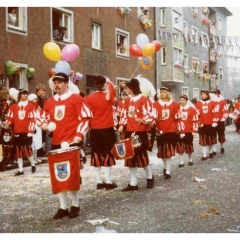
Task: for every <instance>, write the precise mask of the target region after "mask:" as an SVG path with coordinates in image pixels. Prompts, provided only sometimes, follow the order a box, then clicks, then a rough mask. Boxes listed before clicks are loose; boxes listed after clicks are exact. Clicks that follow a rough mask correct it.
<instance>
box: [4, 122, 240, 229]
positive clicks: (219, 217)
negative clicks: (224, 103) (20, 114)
mask: <svg viewBox="0 0 240 240" xmlns="http://www.w3.org/2000/svg"><path fill="white" fill-rule="evenodd" d="M226 138H227V142H226V143H225V154H220V153H219V151H218V153H217V156H214V158H213V159H208V160H206V161H201V160H200V158H201V148H200V146H199V145H198V136H195V138H194V148H195V153H194V156H193V162H194V165H193V166H188V165H185V166H184V167H182V168H179V167H178V164H179V162H178V160H177V158H176V157H174V158H173V159H172V161H171V176H172V178H171V179H169V180H166V179H165V178H164V177H163V174H162V171H163V163H162V160H161V159H157V158H156V151H157V150H156V148H154V150H153V152H152V153H150V154H149V156H150V163H151V166H152V169H153V172H154V176H155V186H154V188H153V189H146V175H145V172H144V170H142V169H139V170H138V186H139V191H135V192H125V193H124V192H121V189H122V188H124V187H126V186H127V184H128V183H129V179H130V177H129V171H128V168H126V167H124V166H123V165H124V161H117V164H116V165H115V166H114V167H113V170H112V180H113V181H114V182H116V183H117V184H118V188H116V189H114V190H109V191H106V190H104V189H103V190H96V178H95V171H94V168H93V167H90V166H89V165H90V164H89V162H90V157H89V156H87V159H88V160H87V163H86V164H85V166H84V169H83V170H82V171H81V176H82V180H83V184H82V185H81V190H80V192H79V203H80V207H81V213H80V215H79V216H78V217H77V218H74V219H69V218H67V217H65V218H63V219H61V220H53V219H52V218H53V215H54V214H55V213H56V211H57V209H58V208H59V200H58V198H57V196H55V195H53V194H52V192H51V184H50V177H49V171H48V164H41V165H38V166H37V171H36V172H35V173H34V174H32V173H31V168H30V167H26V168H24V173H25V175H24V176H20V177H15V176H13V175H14V173H15V172H16V170H9V171H6V172H3V173H0V194H1V195H0V196H1V198H0V206H1V207H0V214H1V225H0V232H2V233H3V232H5V233H10V232H11V233H18V232H25V233H29V232H34V233H37V232H41V233H58V232H62V233H72V232H75V233H94V232H98V231H99V229H102V230H101V231H103V230H104V231H112V232H114V231H115V232H117V233H230V232H240V229H239V228H238V226H239V225H240V204H239V199H240V197H239V194H240V191H239V190H240V162H239V157H240V152H239V142H240V135H238V134H237V133H236V132H235V126H233V125H232V126H228V127H227V128H226ZM218 147H219V145H218ZM214 169H215V170H214ZM216 169H218V170H216ZM194 177H197V178H199V179H205V181H202V182H194ZM102 179H103V180H104V179H105V175H104V169H103V171H102ZM68 205H69V207H70V205H71V200H70V199H68ZM209 208H210V209H212V210H210V209H209ZM106 218H109V221H106V223H105V224H104V225H98V226H92V225H91V224H90V223H88V222H87V220H96V219H106Z"/></svg>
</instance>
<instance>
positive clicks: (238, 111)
mask: <svg viewBox="0 0 240 240" xmlns="http://www.w3.org/2000/svg"><path fill="white" fill-rule="evenodd" d="M232 114H235V115H236V116H237V117H236V118H235V120H234V122H235V125H236V132H237V133H238V134H240V96H238V100H237V102H236V103H235V105H234V111H233V113H232Z"/></svg>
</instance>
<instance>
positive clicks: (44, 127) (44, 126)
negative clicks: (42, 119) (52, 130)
mask: <svg viewBox="0 0 240 240" xmlns="http://www.w3.org/2000/svg"><path fill="white" fill-rule="evenodd" d="M47 126H48V125H47V123H43V124H42V125H41V126H39V128H41V129H42V130H44V131H45V130H47Z"/></svg>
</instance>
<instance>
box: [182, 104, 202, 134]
mask: <svg viewBox="0 0 240 240" xmlns="http://www.w3.org/2000/svg"><path fill="white" fill-rule="evenodd" d="M180 115H181V118H180V119H179V121H178V130H179V132H180V134H181V133H196V132H197V130H198V113H197V110H196V109H195V108H194V107H192V106H189V105H186V106H184V107H182V106H181V107H180Z"/></svg>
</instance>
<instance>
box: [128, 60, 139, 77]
mask: <svg viewBox="0 0 240 240" xmlns="http://www.w3.org/2000/svg"><path fill="white" fill-rule="evenodd" d="M139 67H140V63H139V62H138V65H137V67H136V69H135V70H134V72H133V74H132V76H131V78H130V79H132V77H133V75H134V74H135V73H136V72H137V71H138V69H139Z"/></svg>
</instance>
